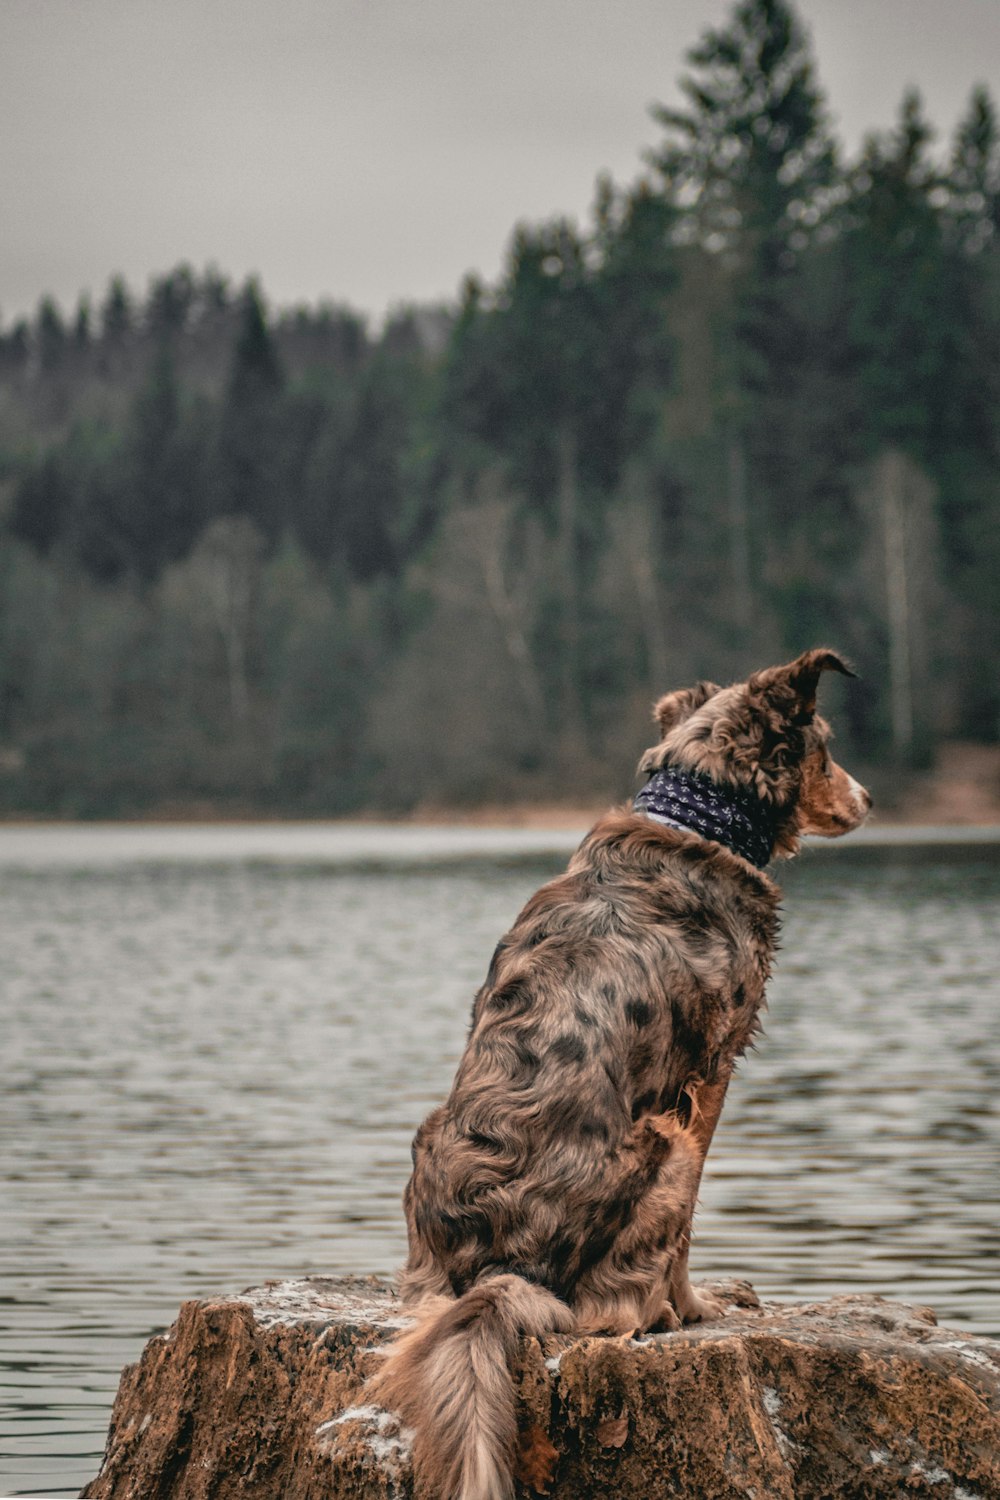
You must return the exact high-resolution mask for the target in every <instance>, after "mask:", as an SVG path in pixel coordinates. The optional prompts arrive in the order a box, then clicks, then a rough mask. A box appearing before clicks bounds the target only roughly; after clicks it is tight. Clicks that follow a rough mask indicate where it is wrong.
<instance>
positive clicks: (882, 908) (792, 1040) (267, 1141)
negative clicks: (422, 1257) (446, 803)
mask: <svg viewBox="0 0 1000 1500" xmlns="http://www.w3.org/2000/svg"><path fill="white" fill-rule="evenodd" d="M581 832H582V830H581ZM900 838H901V836H900V835H898V834H896V833H894V832H893V831H892V830H878V829H875V830H872V831H871V832H870V833H869V832H868V831H867V830H866V831H864V832H863V833H861V834H859V835H855V836H854V837H853V838H852V839H849V840H847V841H845V842H844V843H842V844H839V845H836V846H827V847H823V848H816V849H815V850H808V851H807V852H806V853H805V854H804V855H803V856H802V857H801V859H800V860H798V861H797V862H795V863H794V864H792V865H789V866H778V867H776V873H777V876H778V878H779V881H780V883H781V884H782V885H783V886H784V888H785V892H786V903H785V925H784V936H783V942H782V951H781V953H780V955H779V959H778V965H777V971H776V974H775V977H774V979H773V980H772V983H771V987H770V992H769V993H770V1010H769V1014H768V1017H767V1022H766V1035H765V1036H764V1038H763V1039H762V1040H761V1041H760V1043H759V1045H758V1048H757V1050H756V1051H755V1052H753V1053H752V1054H751V1055H750V1056H749V1057H748V1058H747V1059H746V1060H745V1061H744V1063H743V1064H742V1066H741V1070H740V1074H739V1077H738V1079H737V1081H736V1082H735V1084H734V1085H733V1087H732V1089H731V1090H730V1096H729V1101H728V1104H727V1107H726V1112H725V1114H724V1116H723V1120H722V1125H721V1127H720V1130H719V1133H718V1136H717V1138H716V1142H715V1144H714V1146H713V1149H712V1153H711V1155H710V1156H709V1161H708V1167H707V1170H706V1177H705V1183H704V1187H703V1192H702V1204H701V1209H700V1211H699V1214H698V1218H697V1220H696V1234H695V1243H694V1248H693V1251H692V1268H693V1272H694V1275H695V1278H696V1279H697V1277H698V1276H700V1275H712V1274H736V1275H744V1276H749V1277H750V1279H751V1280H752V1281H753V1282H754V1284H755V1286H756V1287H757V1290H758V1292H760V1293H761V1294H762V1295H763V1294H766V1295H768V1296H774V1297H779V1298H813V1297H817V1296H825V1295H827V1294H832V1293H835V1292H839V1291H850V1290H869V1291H875V1292H881V1293H884V1294H885V1295H887V1296H894V1297H901V1298H904V1299H907V1300H911V1301H916V1302H928V1303H930V1304H932V1305H933V1306H934V1307H935V1308H936V1309H937V1311H938V1314H939V1317H940V1318H941V1319H942V1321H950V1322H954V1323H956V1324H960V1325H961V1326H963V1327H966V1328H970V1329H976V1330H979V1331H981V1332H987V1333H992V1334H998V1333H1000V1278H998V1275H997V1252H998V1248H1000V1237H998V1229H997V1225H998V1219H1000V1213H998V1207H997V1199H998V1181H1000V1171H998V1167H1000V1113H998V1107H997V1101H998V1099H1000V1019H998V1012H1000V1005H998V1001H1000V982H998V975H1000V921H998V916H997V913H998V900H1000V842H997V839H996V835H995V833H994V834H988V833H980V834H978V835H977V833H976V832H975V831H971V832H969V831H965V830H963V831H961V832H960V833H948V832H947V831H942V830H929V831H926V832H923V833H917V834H910V835H906V836H902V838H903V841H902V842H900ZM575 842H576V839H575V838H574V837H573V836H571V835H568V834H563V833H551V834H546V833H538V832H530V831H519V830H488V829H485V830H484V829H467V828H466V829H462V828H454V829H421V828H415V827H405V828H390V827H375V826H365V827H362V826H359V827H350V826H345V825H339V826H338V825H269V826H254V827H219V828H212V827H204V828H179V827H178V828H172V827H140V826H129V827H58V826H54V827H38V828H14V827H9V828H0V933H2V943H3V950H2V951H3V958H2V966H0V1001H2V1011H0V1016H2V1027H3V1064H4V1089H3V1095H2V1102H0V1122H2V1131H3V1152H2V1161H0V1194H2V1200H0V1212H2V1224H3V1234H2V1243H0V1387H2V1405H3V1412H2V1417H0V1494H6V1495H12V1494H17V1495H29V1494H36V1495H37V1494H44V1495H72V1494H75V1493H76V1492H77V1491H78V1490H79V1488H80V1487H81V1485H82V1484H83V1483H84V1482H85V1481H86V1480H87V1479H89V1478H91V1477H92V1476H93V1475H94V1474H95V1473H96V1472H97V1469H98V1468H99V1466H100V1461H101V1454H102V1450H103V1444H104V1437H105V1433H106V1428H107V1422H108V1416H109V1412H110V1406H111V1401H112V1398H113V1396H114V1392H115V1388H116V1385H117V1380H118V1374H119V1371H120V1368H121V1366H122V1365H123V1364H125V1363H126V1362H130V1361H133V1360H135V1359H136V1358H137V1357H138V1355H139V1353H140V1351H141V1349H142V1346H143V1344H144V1343H145V1341H146V1339H147V1338H149V1337H150V1335H152V1334H153V1333H156V1332H158V1331H161V1330H162V1329H163V1328H164V1327H165V1326H166V1325H167V1324H169V1323H170V1322H171V1321H172V1320H173V1318H174V1316H175V1313H176V1311H177V1307H178V1304H179V1302H180V1301H181V1300H182V1299H184V1298H186V1297H196V1296H205V1295H215V1294H218V1293H224V1292H232V1291H238V1290H240V1289H242V1288H244V1287H246V1286H248V1285H250V1284H252V1283H254V1282H257V1281H260V1280H263V1279H265V1278H268V1277H288V1276H298V1275H303V1274H309V1273H314V1272H322V1273H325V1274H337V1273H341V1272H349V1271H360V1272H367V1271H375V1272H381V1273H391V1272H393V1271H394V1270H395V1268H396V1267H397V1266H398V1265H399V1263H400V1261H401V1259H402V1257H403V1253H404V1245H405V1237H404V1232H403V1221H402V1210H401V1207H400V1195H401V1193H402V1189H403V1185H404V1183H405V1180H406V1176H407V1173H408V1170H409V1144H410V1139H411V1136H412V1134H413V1131H414V1128H415V1126H416V1125H417V1123H418V1122H419V1121H420V1119H421V1118H422V1116H423V1115H424V1113H425V1112H426V1111H427V1110H428V1109H429V1108H430V1106H431V1105H432V1104H434V1103H435V1102H437V1101H438V1100H439V1099H440V1098H441V1097H442V1096H443V1094H444V1093H445V1092H446V1091H447V1089H448V1086H449V1084H450V1080H451V1075H452V1072H453V1069H454V1066H455V1062H456V1060H457V1058H458V1055H459V1052H460V1050H461V1047H462V1043H463V1040H464V1035H465V1028H466V1024H467V1019H468V1012H469V1007H470V1003H471V999H472V995H473V993H474V991H475V990H476V988H477V987H478V985H479V984H480V982H481V980H482V977H483V975H484V973H485V969H486V966H487V963H488V961H489V957H490V954H491V953H492V951H493V947H494V944H495V942H496V940H497V938H498V937H499V935H500V934H501V932H502V931H503V930H504V929H505V928H506V927H507V926H509V925H510V922H511V921H512V919H513V917H514V916H515V915H516V913H517V911H518V909H519V907H520V906H521V904H522V903H523V901H524V900H525V898H526V897H527V896H528V895H529V894H530V893H531V891H532V890H533V889H534V888H535V887H536V886H537V885H538V884H539V883H541V881H543V880H544V879H547V878H548V877H549V876H551V875H552V874H554V873H555V872H556V871H557V870H558V869H560V868H561V867H562V865H563V864H564V863H565V859H566V856H567V854H568V853H569V851H570V849H571V848H572V847H573V845H574V843H575Z"/></svg>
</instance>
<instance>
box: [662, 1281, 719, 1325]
mask: <svg viewBox="0 0 1000 1500" xmlns="http://www.w3.org/2000/svg"><path fill="white" fill-rule="evenodd" d="M674 1306H675V1307H676V1309H677V1315H678V1317H679V1318H680V1320H681V1322H682V1323H711V1322H712V1321H713V1320H714V1319H715V1318H724V1317H725V1316H726V1313H727V1312H728V1311H729V1304H728V1303H727V1302H724V1301H723V1300H722V1298H721V1297H716V1296H714V1295H713V1293H712V1292H706V1291H695V1289H694V1287H693V1286H692V1285H691V1283H690V1282H688V1283H687V1285H686V1286H685V1287H684V1288H683V1290H682V1291H681V1294H680V1295H679V1296H678V1297H676V1298H675V1299H674Z"/></svg>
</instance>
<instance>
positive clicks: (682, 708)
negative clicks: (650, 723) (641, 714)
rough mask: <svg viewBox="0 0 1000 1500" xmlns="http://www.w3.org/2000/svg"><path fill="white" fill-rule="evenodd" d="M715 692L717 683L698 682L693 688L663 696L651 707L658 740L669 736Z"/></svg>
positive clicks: (678, 690)
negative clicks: (658, 730)
mask: <svg viewBox="0 0 1000 1500" xmlns="http://www.w3.org/2000/svg"><path fill="white" fill-rule="evenodd" d="M717 692H719V685H718V683H717V682H699V683H696V684H695V686H694V687H690V688H678V689H677V691H676V692H674V693H667V694H665V696H664V697H662V698H661V699H660V700H659V702H658V703H656V704H655V705H654V707H653V719H654V721H655V722H656V723H657V724H659V726H660V738H661V739H662V738H663V737H664V735H667V734H669V733H670V731H671V729H673V728H674V726H675V725H677V724H682V723H683V722H684V720H685V719H689V718H690V717H691V715H692V714H693V713H694V711H695V709H698V708H701V705H702V704H703V703H707V702H708V700H709V698H712V697H714V695H715V694H716V693H717Z"/></svg>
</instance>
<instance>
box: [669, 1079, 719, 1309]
mask: <svg viewBox="0 0 1000 1500" xmlns="http://www.w3.org/2000/svg"><path fill="white" fill-rule="evenodd" d="M730 1077H731V1074H727V1075H726V1077H725V1078H722V1079H720V1080H719V1082H718V1083H703V1084H700V1085H699V1086H698V1087H697V1089H692V1090H690V1094H691V1123H690V1125H689V1127H688V1129H689V1132H690V1136H691V1139H692V1142H693V1144H694V1147H695V1150H696V1151H697V1153H698V1158H699V1159H698V1166H697V1176H696V1178H695V1191H694V1195H693V1197H692V1211H691V1215H690V1216H689V1217H688V1221H687V1223H686V1224H685V1225H684V1229H683V1233H682V1234H681V1239H680V1246H679V1248H678V1251H677V1257H676V1259H675V1261H674V1265H673V1270H672V1272H671V1276H670V1286H669V1297H670V1301H671V1303H672V1304H673V1307H674V1309H675V1311H676V1313H677V1316H678V1317H679V1318H680V1320H681V1322H682V1323H699V1322H707V1321H708V1320H709V1319H711V1318H721V1317H722V1315H723V1314H724V1313H725V1311H726V1304H725V1303H724V1302H722V1301H721V1300H720V1299H719V1298H718V1297H713V1296H712V1294H711V1293H710V1292H696V1291H695V1289H694V1287H693V1286H692V1285H691V1279H690V1276H689V1274H688V1254H689V1252H690V1249H691V1220H692V1218H693V1217H694V1203H695V1201H696V1200H697V1196H698V1190H699V1189H700V1187H701V1174H702V1172H703V1171H704V1168H705V1157H706V1156H707V1155H708V1148H709V1146H710V1145H711V1144H712V1137H713V1135H714V1134H715V1127H716V1125H718V1123H719V1116H720V1115H721V1114H722V1106H723V1104H724V1103H725V1101H726V1090H727V1088H728V1087H729V1078H730Z"/></svg>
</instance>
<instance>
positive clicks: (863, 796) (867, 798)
mask: <svg viewBox="0 0 1000 1500" xmlns="http://www.w3.org/2000/svg"><path fill="white" fill-rule="evenodd" d="M851 796H852V797H853V798H854V803H855V806H856V807H857V809H858V812H859V813H860V814H861V816H862V817H867V815H868V814H869V813H870V812H871V810H872V806H873V803H872V794H871V792H870V791H869V790H868V788H867V787H864V786H862V785H861V783H860V781H855V779H854V777H853V776H852V777H851Z"/></svg>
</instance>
